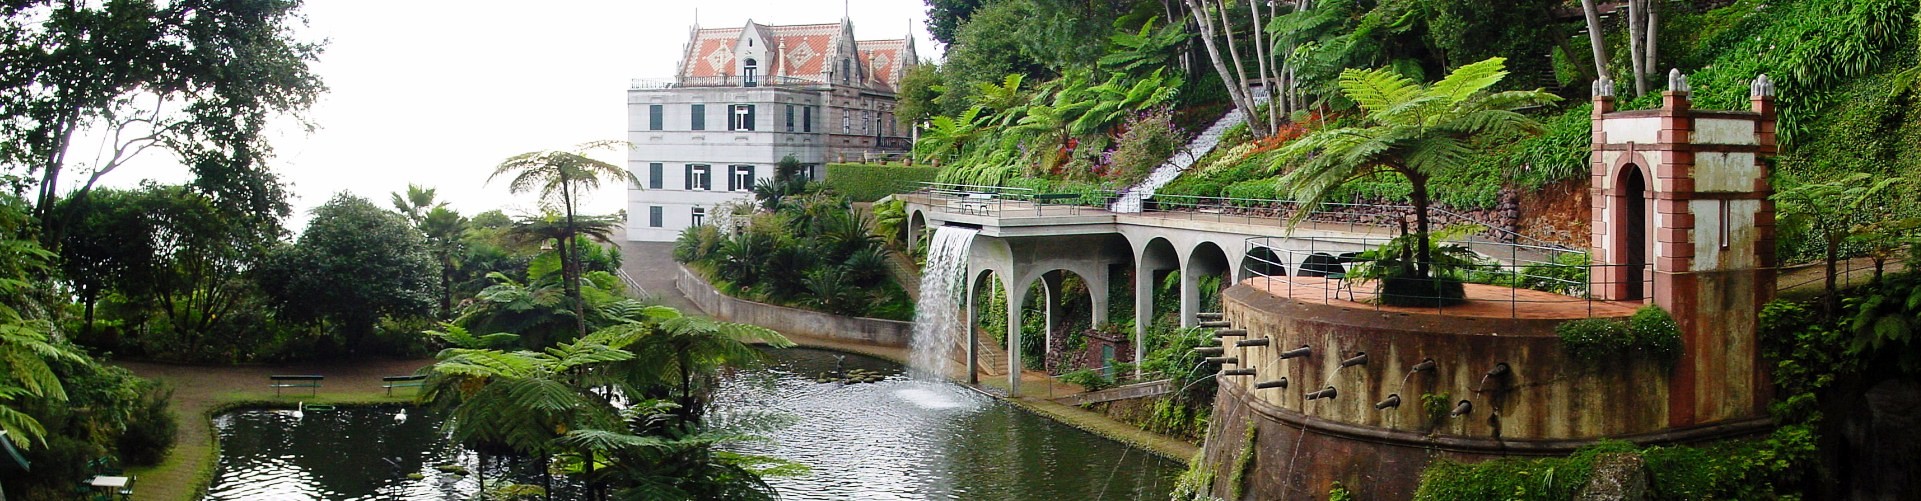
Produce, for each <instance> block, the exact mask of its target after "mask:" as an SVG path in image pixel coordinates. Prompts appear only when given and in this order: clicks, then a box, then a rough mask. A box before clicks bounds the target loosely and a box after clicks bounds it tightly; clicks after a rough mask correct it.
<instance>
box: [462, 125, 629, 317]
mask: <svg viewBox="0 0 1921 501" xmlns="http://www.w3.org/2000/svg"><path fill="white" fill-rule="evenodd" d="M625 144H626V143H625V142H621V141H594V142H588V143H583V144H580V145H578V146H576V147H575V149H573V150H570V151H560V150H548V151H533V152H527V153H522V154H519V155H514V156H512V157H508V158H507V159H506V160H503V161H501V162H500V165H498V166H495V167H494V173H493V174H492V175H490V176H487V181H488V182H492V181H493V180H494V178H497V177H500V176H501V175H503V174H509V173H511V174H513V180H512V181H511V182H509V183H508V185H507V187H508V190H509V191H512V192H513V193H528V192H538V193H540V196H541V198H543V199H545V200H548V201H552V202H558V203H559V204H560V207H561V212H562V213H563V214H564V215H565V218H566V225H565V229H566V231H565V233H564V235H563V236H562V238H559V239H557V240H558V242H559V243H560V247H559V249H558V250H559V251H560V256H561V277H562V280H564V282H565V286H566V290H567V297H568V298H569V299H571V300H573V303H574V316H575V317H576V318H577V319H578V320H579V321H578V323H577V324H576V328H577V329H578V330H579V332H580V335H582V336H585V335H587V323H586V318H587V317H586V314H585V312H584V311H583V310H584V309H585V306H584V305H583V304H581V299H580V275H581V272H580V254H579V250H578V249H577V248H575V243H576V242H575V241H574V238H573V236H574V235H575V234H576V231H578V226H576V221H575V214H574V205H575V204H576V203H577V202H578V201H579V198H580V196H581V195H582V193H583V192H586V191H592V190H594V189H596V188H599V187H600V183H601V181H602V180H603V179H604V180H610V181H626V182H627V183H628V185H629V186H640V179H638V178H635V177H634V173H632V172H628V171H627V169H624V168H621V167H620V166H618V165H614V164H612V163H609V162H604V161H601V160H596V159H594V158H591V157H588V156H587V155H586V152H587V151H590V150H601V149H613V148H614V147H616V146H620V145H625Z"/></svg>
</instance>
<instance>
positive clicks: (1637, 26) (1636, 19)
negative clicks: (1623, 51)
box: [1627, 0, 1648, 97]
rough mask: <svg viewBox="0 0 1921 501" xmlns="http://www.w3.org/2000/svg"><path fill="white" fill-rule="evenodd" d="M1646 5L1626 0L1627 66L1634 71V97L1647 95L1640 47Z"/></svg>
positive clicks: (1643, 30)
mask: <svg viewBox="0 0 1921 501" xmlns="http://www.w3.org/2000/svg"><path fill="white" fill-rule="evenodd" d="M1646 5H1647V0H1628V9H1627V11H1628V66H1630V67H1631V68H1630V69H1631V70H1632V71H1634V97H1641V96H1644V95H1647V93H1648V71H1647V68H1646V67H1644V66H1642V65H1643V64H1646V63H1647V60H1646V59H1644V58H1643V56H1642V52H1644V50H1643V49H1644V48H1643V47H1642V46H1641V37H1642V32H1645V31H1647V24H1646V22H1645V21H1646V20H1645V19H1643V18H1642V13H1643V11H1645V10H1647V7H1646Z"/></svg>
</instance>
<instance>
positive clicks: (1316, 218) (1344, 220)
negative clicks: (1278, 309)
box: [1141, 195, 1568, 250]
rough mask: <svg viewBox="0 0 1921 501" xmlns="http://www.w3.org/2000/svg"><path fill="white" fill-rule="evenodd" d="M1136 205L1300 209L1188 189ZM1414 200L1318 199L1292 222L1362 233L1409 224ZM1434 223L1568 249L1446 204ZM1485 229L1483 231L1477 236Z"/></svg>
mask: <svg viewBox="0 0 1921 501" xmlns="http://www.w3.org/2000/svg"><path fill="white" fill-rule="evenodd" d="M1148 202H1149V203H1147V204H1145V205H1144V206H1143V207H1142V208H1141V212H1142V213H1181V214H1186V216H1185V217H1187V218H1189V219H1208V218H1212V219H1213V220H1215V221H1226V220H1235V219H1240V220H1242V221H1243V222H1245V223H1247V224H1274V225H1287V224H1289V222H1290V221H1292V220H1293V218H1295V217H1296V216H1297V215H1298V214H1299V212H1300V211H1301V210H1302V209H1303V204H1302V203H1301V202H1299V201H1295V200H1280V199H1263V198H1235V197H1203V196H1193V195H1155V196H1154V197H1153V198H1151V199H1149V200H1148ZM1413 213H1414V206H1412V205H1399V204H1355V203H1336V202H1323V203H1320V204H1318V205H1317V206H1316V207H1315V208H1314V211H1313V212H1311V213H1309V214H1307V215H1306V216H1305V217H1302V218H1301V219H1300V222H1299V223H1297V224H1300V225H1309V226H1310V227H1321V228H1327V227H1335V228H1338V227H1345V228H1346V230H1347V231H1349V232H1354V233H1367V232H1368V231H1364V230H1361V228H1360V227H1362V226H1366V227H1370V228H1398V227H1399V226H1400V225H1401V223H1402V222H1403V221H1405V222H1407V223H1408V224H1409V225H1412V224H1413V223H1412V219H1413ZM1428 217H1429V221H1430V223H1429V224H1430V225H1432V226H1433V227H1434V228H1436V229H1439V228H1444V227H1447V226H1450V225H1456V224H1473V225H1477V226H1480V227H1482V228H1483V230H1481V231H1480V232H1478V233H1476V236H1475V237H1472V238H1471V240H1472V241H1474V242H1476V243H1515V244H1524V245H1531V246H1536V247H1542V248H1549V249H1558V250H1568V248H1567V247H1565V246H1562V245H1559V244H1555V243H1552V242H1548V241H1545V240H1541V239H1538V238H1534V237H1530V236H1527V235H1522V234H1520V233H1516V232H1512V231H1508V230H1506V229H1503V228H1499V227H1496V226H1494V225H1491V224H1488V223H1487V222H1486V221H1481V220H1478V219H1475V218H1473V217H1469V216H1466V215H1463V214H1460V213H1456V212H1453V211H1449V210H1446V209H1441V208H1436V207H1429V208H1428ZM1481 235H1486V236H1481Z"/></svg>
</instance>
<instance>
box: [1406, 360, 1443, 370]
mask: <svg viewBox="0 0 1921 501" xmlns="http://www.w3.org/2000/svg"><path fill="white" fill-rule="evenodd" d="M1435 365H1436V364H1435V363H1434V359H1432V358H1423V359H1421V363H1418V364H1414V369H1413V370H1410V371H1408V372H1425V371H1431V370H1434V367H1435Z"/></svg>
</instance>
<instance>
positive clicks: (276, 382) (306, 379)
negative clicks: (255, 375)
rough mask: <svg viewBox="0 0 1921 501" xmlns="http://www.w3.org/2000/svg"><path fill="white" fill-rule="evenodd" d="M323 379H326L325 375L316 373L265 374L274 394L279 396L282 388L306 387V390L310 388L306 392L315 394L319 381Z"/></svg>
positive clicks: (317, 391)
mask: <svg viewBox="0 0 1921 501" xmlns="http://www.w3.org/2000/svg"><path fill="white" fill-rule="evenodd" d="M323 379H327V376H318V375H272V376H267V380H268V383H269V384H270V385H272V386H273V394H274V396H279V395H280V390H281V389H282V388H307V389H308V390H310V391H309V392H308V394H309V395H317V394H319V393H320V381H321V380H323Z"/></svg>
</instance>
